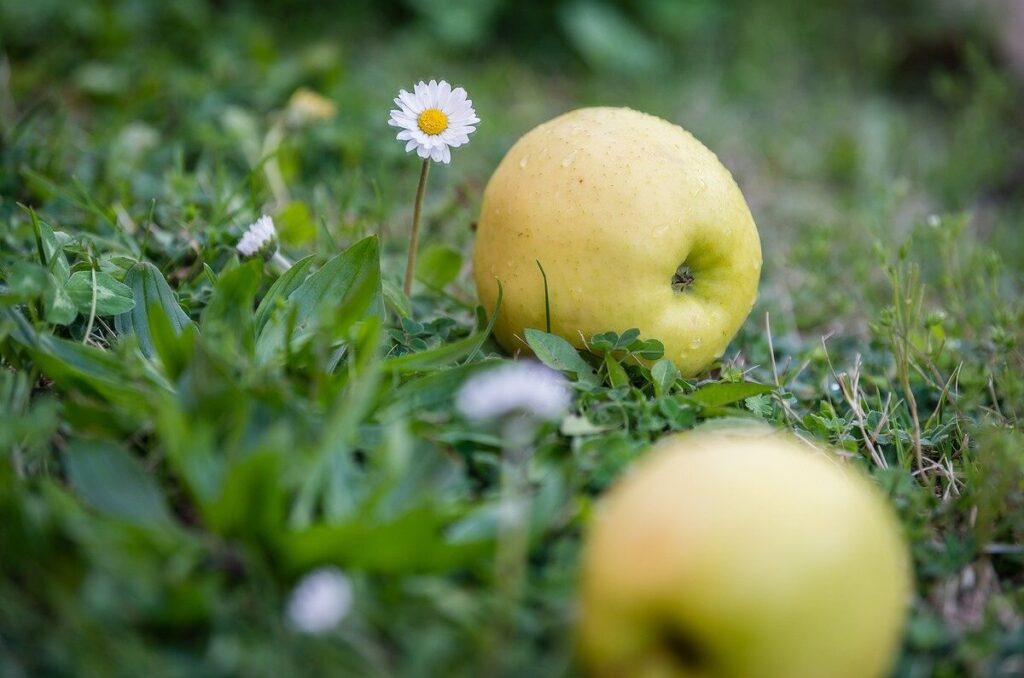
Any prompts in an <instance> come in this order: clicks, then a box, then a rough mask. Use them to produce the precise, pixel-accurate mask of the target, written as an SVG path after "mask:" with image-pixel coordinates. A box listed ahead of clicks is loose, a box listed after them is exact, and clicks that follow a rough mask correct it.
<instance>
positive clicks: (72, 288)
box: [64, 271, 135, 315]
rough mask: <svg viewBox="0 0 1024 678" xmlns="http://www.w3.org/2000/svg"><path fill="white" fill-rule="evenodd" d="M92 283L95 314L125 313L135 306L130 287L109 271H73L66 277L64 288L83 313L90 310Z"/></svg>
mask: <svg viewBox="0 0 1024 678" xmlns="http://www.w3.org/2000/svg"><path fill="white" fill-rule="evenodd" d="M94 275H95V281H94V280H93V276H94ZM94 285H95V298H96V315H117V314H118V313H127V312H128V311H130V310H132V308H133V307H134V306H135V299H134V298H133V297H132V290H131V288H130V287H128V286H127V285H125V284H124V283H122V282H118V281H117V280H115V279H114V276H112V275H110V274H109V273H103V272H100V271H75V272H74V273H72V274H71V277H70V278H68V282H67V285H65V286H64V289H65V291H66V292H67V293H68V296H69V297H71V300H72V301H74V302H75V306H77V307H78V310H79V311H80V312H81V313H82V314H83V315H88V314H89V313H90V312H91V311H92V305H93V287H94Z"/></svg>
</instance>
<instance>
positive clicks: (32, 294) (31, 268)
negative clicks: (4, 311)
mask: <svg viewBox="0 0 1024 678" xmlns="http://www.w3.org/2000/svg"><path fill="white" fill-rule="evenodd" d="M4 282H5V283H6V286H7V288H6V289H5V290H4V291H3V296H4V297H5V298H7V299H9V300H10V301H11V302H14V303H17V302H24V301H29V300H31V299H38V298H40V297H42V296H43V295H44V294H46V290H47V288H48V286H49V284H50V283H49V278H48V276H47V275H46V269H45V268H43V267H42V266H40V265H39V264H37V263H35V262H34V261H16V262H14V264H13V265H12V266H11V267H10V269H8V270H7V271H6V279H5V281H4Z"/></svg>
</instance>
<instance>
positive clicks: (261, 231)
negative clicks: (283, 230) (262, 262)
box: [235, 214, 277, 259]
mask: <svg viewBox="0 0 1024 678" xmlns="http://www.w3.org/2000/svg"><path fill="white" fill-rule="evenodd" d="M235 249H237V250H238V253H239V254H241V255H242V256H243V257H254V256H256V255H257V254H259V255H260V256H262V257H263V258H264V259H270V257H272V256H273V255H274V252H276V251H277V229H276V228H274V220H273V219H271V218H270V217H268V216H267V215H266V214H264V215H263V216H262V217H260V218H259V219H257V220H256V221H255V222H254V223H252V224H250V225H249V228H247V229H246V230H245V233H243V234H242V237H241V238H240V239H239V241H238V244H237V245H235Z"/></svg>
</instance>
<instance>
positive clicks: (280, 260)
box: [270, 252, 292, 275]
mask: <svg viewBox="0 0 1024 678" xmlns="http://www.w3.org/2000/svg"><path fill="white" fill-rule="evenodd" d="M270 263H271V265H273V266H274V268H276V269H277V272H278V274H279V275H284V274H285V273H287V272H288V269H289V268H291V267H292V262H290V261H288V258H287V257H285V256H284V255H283V254H281V253H280V252H274V256H272V257H271V258H270Z"/></svg>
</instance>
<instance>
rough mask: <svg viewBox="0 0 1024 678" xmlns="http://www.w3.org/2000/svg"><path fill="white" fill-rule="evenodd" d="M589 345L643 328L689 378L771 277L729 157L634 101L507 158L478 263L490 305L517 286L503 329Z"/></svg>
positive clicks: (534, 135)
mask: <svg viewBox="0 0 1024 678" xmlns="http://www.w3.org/2000/svg"><path fill="white" fill-rule="evenodd" d="M537 262H540V264H541V266H543V268H544V272H545V273H546V274H547V288H548V301H549V302H550V315H551V331H552V332H554V333H555V334H559V335H561V336H562V337H564V338H565V339H567V340H568V341H569V342H571V343H572V344H574V345H575V346H576V347H577V348H584V341H585V340H589V339H590V337H591V336H593V335H594V334H597V333H600V332H605V331H615V332H622V331H624V330H627V329H630V328H633V327H635V328H638V329H639V330H640V333H641V337H642V338H644V339H657V340H659V341H661V342H662V343H663V344H664V345H665V355H666V356H667V357H668V358H670V359H672V361H673V362H675V363H676V365H677V366H678V367H679V369H680V370H681V371H682V372H683V373H684V374H687V375H692V374H696V373H698V372H699V371H701V370H702V369H704V368H706V367H707V366H708V365H709V364H710V363H711V362H713V361H714V359H715V358H717V357H719V356H721V355H722V353H723V352H724V351H725V348H726V346H727V345H728V343H729V341H730V340H731V339H732V338H733V336H734V335H735V334H736V332H737V330H738V329H739V328H740V325H742V323H743V321H744V319H746V317H747V315H748V314H749V313H750V309H751V307H752V306H753V304H754V300H755V297H756V296H757V283H758V278H759V277H760V273H761V243H760V240H759V239H758V235H757V227H756V226H755V225H754V220H753V218H752V217H751V215H750V210H749V209H748V208H747V203H746V201H745V200H744V199H743V194H742V193H741V192H740V189H739V188H738V187H737V186H736V182H735V181H733V178H732V175H731V174H730V173H729V170H727V169H726V168H725V166H724V165H722V163H721V162H719V160H718V158H717V157H716V156H715V154H714V153H712V152H711V151H710V150H708V149H707V147H705V146H704V145H703V144H702V143H700V142H699V141H697V139H695V138H694V137H693V135H691V134H690V133H689V132H687V131H686V130H684V129H683V128H681V127H679V126H677V125H673V124H671V123H669V122H666V121H665V120H662V119H660V118H657V117H654V116H652V115H647V114H645V113H639V112H637V111H633V110H630V109H627V108H584V109H580V110H576V111H572V112H570V113H566V114H565V115H562V116H560V117H558V118H555V119H554V120H551V121H549V122H546V123H544V124H542V125H540V126H539V127H537V128H535V129H533V130H532V131H530V132H528V133H527V134H526V135H525V136H523V137H522V138H521V139H520V140H519V141H518V142H516V144H515V145H514V146H513V147H512V148H511V149H510V150H509V152H508V153H507V154H506V155H505V158H504V159H503V160H502V161H501V164H500V165H498V169H497V170H495V172H494V175H493V176H492V177H491V180H490V182H489V183H488V184H487V188H486V190H485V191H484V198H483V205H482V208H481V213H480V219H479V221H478V225H477V235H476V247H475V252H474V270H475V276H476V284H477V290H478V292H479V295H480V300H481V302H482V303H483V304H485V306H487V307H489V308H490V307H493V305H494V302H495V300H496V299H497V296H498V281H501V285H502V287H503V292H504V294H503V300H502V305H501V310H500V312H499V314H498V318H497V322H496V324H495V329H494V332H495V336H496V337H497V339H498V341H499V342H500V343H501V345H502V346H503V347H504V348H505V349H506V350H508V351H509V352H511V353H516V352H519V351H522V352H528V351H529V349H528V347H527V346H526V344H525V342H524V341H523V330H525V329H526V328H537V329H545V327H546V314H545V293H544V278H543V277H542V275H541V271H540V270H539V268H538V266H537Z"/></svg>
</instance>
